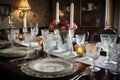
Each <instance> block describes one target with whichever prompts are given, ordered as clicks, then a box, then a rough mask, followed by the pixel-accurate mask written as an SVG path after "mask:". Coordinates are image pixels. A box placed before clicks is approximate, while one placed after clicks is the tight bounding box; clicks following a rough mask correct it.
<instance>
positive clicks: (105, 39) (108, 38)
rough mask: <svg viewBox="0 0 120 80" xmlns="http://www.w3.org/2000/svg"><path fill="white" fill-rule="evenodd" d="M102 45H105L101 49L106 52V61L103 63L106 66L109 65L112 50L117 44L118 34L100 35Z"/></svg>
mask: <svg viewBox="0 0 120 80" xmlns="http://www.w3.org/2000/svg"><path fill="white" fill-rule="evenodd" d="M100 38H101V43H102V44H103V45H102V46H101V47H102V49H103V50H104V51H106V59H105V61H104V62H103V64H104V65H109V63H110V60H109V59H110V58H109V53H110V48H111V47H113V45H114V44H115V43H116V40H117V35H116V34H100Z"/></svg>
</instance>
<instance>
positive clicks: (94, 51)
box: [86, 43, 101, 72]
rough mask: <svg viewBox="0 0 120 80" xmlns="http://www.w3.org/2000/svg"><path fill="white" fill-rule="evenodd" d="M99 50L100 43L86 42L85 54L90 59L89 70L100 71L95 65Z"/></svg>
mask: <svg viewBox="0 0 120 80" xmlns="http://www.w3.org/2000/svg"><path fill="white" fill-rule="evenodd" d="M100 51H101V46H100V43H88V44H86V56H87V57H88V58H89V59H90V60H91V61H92V63H91V66H90V68H91V71H93V72H97V71H100V68H98V67H96V66H95V60H97V59H98V57H99V55H100Z"/></svg>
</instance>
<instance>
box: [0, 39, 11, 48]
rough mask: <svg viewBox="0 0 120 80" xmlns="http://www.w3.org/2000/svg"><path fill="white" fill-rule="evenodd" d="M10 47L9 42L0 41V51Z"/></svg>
mask: <svg viewBox="0 0 120 80" xmlns="http://www.w3.org/2000/svg"><path fill="white" fill-rule="evenodd" d="M8 46H10V42H9V41H6V40H0V49H3V48H6V47H8Z"/></svg>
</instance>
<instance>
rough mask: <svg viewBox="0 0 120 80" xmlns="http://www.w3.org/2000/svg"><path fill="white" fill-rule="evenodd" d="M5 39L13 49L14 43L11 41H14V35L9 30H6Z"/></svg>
mask: <svg viewBox="0 0 120 80" xmlns="http://www.w3.org/2000/svg"><path fill="white" fill-rule="evenodd" d="M7 37H8V40H9V41H10V43H11V47H14V43H13V41H14V38H13V37H14V34H13V32H12V31H11V29H9V30H7Z"/></svg>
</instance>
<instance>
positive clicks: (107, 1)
mask: <svg viewBox="0 0 120 80" xmlns="http://www.w3.org/2000/svg"><path fill="white" fill-rule="evenodd" d="M108 24H109V0H106V10H105V27H106V26H107V25H108Z"/></svg>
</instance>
